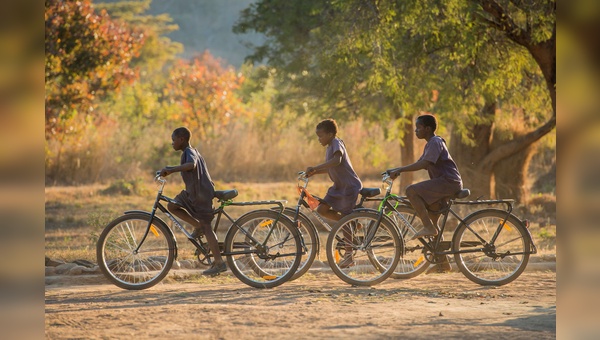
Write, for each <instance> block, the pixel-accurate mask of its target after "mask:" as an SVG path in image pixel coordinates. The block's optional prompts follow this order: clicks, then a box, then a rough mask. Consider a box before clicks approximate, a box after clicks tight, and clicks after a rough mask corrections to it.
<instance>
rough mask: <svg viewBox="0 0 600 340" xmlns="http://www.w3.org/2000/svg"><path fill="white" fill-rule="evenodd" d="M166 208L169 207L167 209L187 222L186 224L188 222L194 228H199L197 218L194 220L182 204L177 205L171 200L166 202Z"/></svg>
mask: <svg viewBox="0 0 600 340" xmlns="http://www.w3.org/2000/svg"><path fill="white" fill-rule="evenodd" d="M167 209H169V211H170V212H171V213H172V214H173V215H175V216H177V217H179V218H180V219H182V220H183V221H185V222H187V223H188V224H190V225H191V226H192V227H194V228H201V227H202V226H201V225H200V223H199V222H198V220H196V219H195V218H193V217H192V216H191V215H190V214H189V213H188V212H187V210H185V209H184V208H183V207H182V206H180V205H177V204H173V203H171V202H169V203H168V204H167Z"/></svg>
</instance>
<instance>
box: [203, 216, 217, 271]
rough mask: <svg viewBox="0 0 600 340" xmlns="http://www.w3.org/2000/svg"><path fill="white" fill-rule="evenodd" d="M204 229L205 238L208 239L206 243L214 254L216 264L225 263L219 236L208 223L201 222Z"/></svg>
mask: <svg viewBox="0 0 600 340" xmlns="http://www.w3.org/2000/svg"><path fill="white" fill-rule="evenodd" d="M200 224H201V225H202V228H204V236H205V237H206V242H208V248H209V249H210V251H211V253H213V255H214V258H215V262H214V264H220V263H223V258H222V257H221V249H219V240H218V239H217V234H215V232H214V231H213V230H212V226H211V224H210V223H208V222H207V221H200Z"/></svg>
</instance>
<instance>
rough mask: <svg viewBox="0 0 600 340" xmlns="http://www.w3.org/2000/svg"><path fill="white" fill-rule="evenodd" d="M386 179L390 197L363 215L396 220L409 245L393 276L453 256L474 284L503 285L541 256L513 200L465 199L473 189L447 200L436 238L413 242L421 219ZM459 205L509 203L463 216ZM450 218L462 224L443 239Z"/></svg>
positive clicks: (406, 274) (408, 275) (410, 274)
mask: <svg viewBox="0 0 600 340" xmlns="http://www.w3.org/2000/svg"><path fill="white" fill-rule="evenodd" d="M382 175H383V182H384V183H385V184H386V185H387V187H388V190H387V192H386V196H385V197H383V198H378V199H379V200H380V201H381V202H380V204H379V208H378V210H377V211H366V210H365V209H363V210H362V213H363V214H372V215H373V214H375V215H377V216H383V217H384V219H385V220H386V221H392V222H393V223H394V224H395V225H396V227H397V228H398V230H399V232H400V234H401V235H402V237H403V239H404V241H405V245H404V254H403V256H402V258H401V259H400V261H399V262H398V265H397V266H396V268H395V269H394V272H393V274H392V275H391V277H392V278H397V279H408V278H412V277H415V276H417V275H419V274H421V273H423V272H424V271H426V270H427V268H428V267H429V265H430V264H436V263H440V262H442V261H445V260H446V255H453V256H454V262H455V263H456V266H457V267H458V269H459V270H460V271H461V272H462V273H463V274H464V275H465V276H466V277H467V278H469V279H470V280H471V281H473V282H475V283H478V284H481V285H504V284H507V283H509V282H512V281H513V280H515V279H516V278H518V277H519V275H521V273H522V272H523V271H524V270H525V267H526V266H527V263H528V261H529V256H530V255H531V254H535V253H537V248H536V246H535V244H534V242H533V238H532V237H531V234H530V232H529V229H528V224H529V223H528V221H526V220H521V219H519V218H518V217H517V216H515V215H514V214H512V210H513V204H514V200H512V199H498V200H475V201H461V200H460V199H463V198H466V197H468V196H469V195H470V192H469V190H468V189H463V190H461V191H459V192H457V193H456V194H455V195H453V196H450V197H448V198H447V199H445V200H443V203H444V204H443V206H442V208H441V210H439V211H436V213H439V214H440V215H441V217H442V221H441V224H440V225H441V227H440V228H439V230H438V234H437V236H435V237H425V238H418V239H413V238H412V237H413V235H415V233H417V232H418V231H419V230H420V229H421V228H422V227H423V224H422V222H421V219H420V218H419V217H418V216H417V214H416V212H415V210H414V209H413V208H412V206H411V204H410V202H409V201H408V199H407V198H406V197H400V196H398V195H395V194H392V193H391V192H390V188H391V186H392V184H393V180H392V179H391V178H390V177H389V175H388V174H387V173H383V174H382ZM454 205H469V206H483V205H487V206H492V205H504V206H505V207H506V209H504V210H503V209H498V208H485V209H481V210H478V211H475V212H473V213H471V214H469V215H468V216H466V217H464V218H463V217H461V216H460V215H459V214H458V213H457V212H456V211H455V210H454V209H452V207H453V206H454ZM450 215H452V216H454V217H455V218H456V219H457V220H458V221H459V225H458V227H457V228H456V230H455V231H454V234H453V236H452V240H451V241H444V240H443V236H442V235H443V233H444V229H445V227H446V222H447V220H448V217H449V216H450ZM353 219H354V217H352V216H350V215H348V216H347V221H345V223H352V220H353ZM340 222H341V221H340Z"/></svg>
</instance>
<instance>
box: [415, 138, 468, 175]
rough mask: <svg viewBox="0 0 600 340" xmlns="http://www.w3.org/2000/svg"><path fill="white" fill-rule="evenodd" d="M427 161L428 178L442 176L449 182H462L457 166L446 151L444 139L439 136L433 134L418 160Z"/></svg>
mask: <svg viewBox="0 0 600 340" xmlns="http://www.w3.org/2000/svg"><path fill="white" fill-rule="evenodd" d="M421 159H424V160H426V161H429V162H430V164H429V165H428V166H427V172H428V173H429V178H431V179H433V178H440V177H441V178H444V179H446V180H448V181H450V182H458V183H462V179H461V177H460V173H459V172H458V167H457V166H456V163H454V160H453V159H452V157H451V156H450V153H449V152H448V147H447V146H446V141H445V140H444V139H443V138H442V137H440V136H433V137H432V138H431V139H430V140H429V141H428V142H427V144H425V150H423V155H422V156H421V158H419V160H421Z"/></svg>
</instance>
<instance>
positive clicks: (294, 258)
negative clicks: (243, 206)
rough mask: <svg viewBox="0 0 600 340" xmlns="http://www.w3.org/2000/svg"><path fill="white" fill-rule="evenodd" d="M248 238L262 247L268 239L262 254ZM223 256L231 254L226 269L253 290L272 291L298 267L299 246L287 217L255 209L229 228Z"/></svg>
mask: <svg viewBox="0 0 600 340" xmlns="http://www.w3.org/2000/svg"><path fill="white" fill-rule="evenodd" d="M276 220H277V223H274V221H276ZM269 234H270V235H269ZM249 235H251V236H252V237H253V238H254V239H255V240H257V241H258V242H259V243H261V244H262V243H264V241H265V240H266V238H267V236H268V237H269V240H268V243H267V244H266V247H265V248H264V252H262V254H261V251H260V249H259V247H257V246H256V245H255V244H253V243H254V242H252V241H251V238H250V236H249ZM241 252H243V253H241ZM225 253H227V254H230V255H227V264H228V266H229V269H230V270H231V272H232V273H233V274H234V275H235V276H236V277H237V278H238V279H239V280H240V281H242V282H243V283H245V284H247V285H249V286H251V287H255V288H273V287H277V286H279V285H281V284H283V283H285V282H286V281H289V280H290V279H291V278H292V276H293V275H294V273H295V272H296V270H297V269H298V265H299V264H300V260H301V257H302V245H301V243H300V237H299V236H298V230H297V228H296V227H294V225H293V224H292V222H291V221H290V220H289V218H287V217H285V216H284V215H280V214H279V213H277V212H274V211H272V210H255V211H251V212H249V213H247V214H245V215H243V216H241V217H240V218H239V219H238V220H236V221H235V223H234V224H232V225H231V227H230V228H229V230H228V231H227V236H226V238H225ZM282 253H283V254H282Z"/></svg>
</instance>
